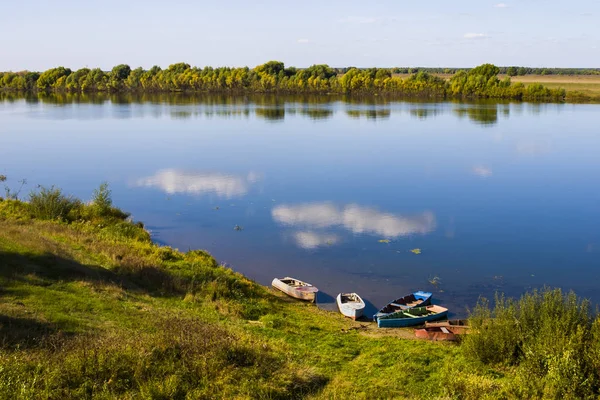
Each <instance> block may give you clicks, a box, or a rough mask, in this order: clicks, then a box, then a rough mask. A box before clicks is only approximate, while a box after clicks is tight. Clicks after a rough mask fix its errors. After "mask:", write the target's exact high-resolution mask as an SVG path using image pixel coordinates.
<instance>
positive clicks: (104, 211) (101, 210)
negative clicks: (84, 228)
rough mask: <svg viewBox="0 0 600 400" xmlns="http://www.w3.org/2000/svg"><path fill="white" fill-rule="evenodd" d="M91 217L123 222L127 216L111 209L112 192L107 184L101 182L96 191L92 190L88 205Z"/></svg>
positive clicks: (115, 209) (118, 210)
mask: <svg viewBox="0 0 600 400" xmlns="http://www.w3.org/2000/svg"><path fill="white" fill-rule="evenodd" d="M90 211H91V216H92V217H103V218H115V219H118V220H125V219H126V218H127V217H129V214H128V213H126V212H124V211H121V210H120V209H118V208H116V207H113V202H112V192H111V190H110V189H109V188H108V183H107V182H102V183H101V184H100V186H99V187H98V189H94V193H93V196H92V201H91V204H90Z"/></svg>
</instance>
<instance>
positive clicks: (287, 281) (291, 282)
mask: <svg viewBox="0 0 600 400" xmlns="http://www.w3.org/2000/svg"><path fill="white" fill-rule="evenodd" d="M271 285H272V286H273V287H274V288H275V289H279V290H281V291H282V292H283V293H285V294H287V295H288V296H291V297H295V298H297V299H300V300H308V301H315V299H316V297H317V292H318V291H319V289H317V288H316V287H314V286H313V285H311V284H310V283H306V282H303V281H301V280H299V279H295V278H290V277H289V276H286V277H285V278H275V279H273V282H271Z"/></svg>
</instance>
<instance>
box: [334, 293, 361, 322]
mask: <svg viewBox="0 0 600 400" xmlns="http://www.w3.org/2000/svg"><path fill="white" fill-rule="evenodd" d="M336 300H337V305H338V308H339V309H340V312H341V313H342V314H343V315H345V316H346V317H349V318H352V319H354V320H356V319H357V318H360V317H362V315H363V311H364V309H365V302H364V301H363V299H361V297H360V296H359V295H358V294H356V293H340V294H338V295H337V299H336Z"/></svg>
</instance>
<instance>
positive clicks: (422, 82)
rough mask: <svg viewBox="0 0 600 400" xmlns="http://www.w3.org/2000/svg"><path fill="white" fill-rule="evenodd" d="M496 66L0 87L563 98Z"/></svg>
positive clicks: (5, 82) (141, 77)
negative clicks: (444, 72)
mask: <svg viewBox="0 0 600 400" xmlns="http://www.w3.org/2000/svg"><path fill="white" fill-rule="evenodd" d="M500 72H501V69H500V68H499V67H497V66H495V65H492V64H483V65H480V66H478V67H476V68H472V69H470V70H459V71H457V72H456V73H455V74H454V75H453V76H452V77H450V78H449V79H445V78H442V77H440V76H437V75H434V74H432V73H429V72H426V71H422V70H421V71H418V72H416V73H413V74H410V75H409V76H407V77H401V76H398V75H397V74H394V70H393V69H388V68H367V69H359V68H349V69H347V70H346V71H338V70H336V69H334V68H331V67H330V66H328V65H313V66H311V67H309V68H303V69H299V68H295V67H287V68H286V67H285V65H284V63H282V62H279V61H269V62H267V63H265V64H262V65H259V66H257V67H255V68H252V69H250V68H248V67H243V68H230V67H221V68H213V67H205V68H198V67H192V66H190V65H189V64H186V63H177V64H172V65H170V66H169V67H168V68H166V69H162V68H160V67H158V66H154V67H152V68H150V69H149V70H144V69H143V68H136V69H131V67H129V66H128V65H125V64H121V65H117V66H115V67H114V68H113V69H112V70H111V71H103V70H102V69H100V68H94V69H90V68H81V69H78V70H76V71H72V70H71V69H69V68H65V67H57V68H52V69H49V70H47V71H44V72H41V73H40V72H29V71H23V72H3V73H0V90H5V91H41V92H72V93H75V92H78V93H91V92H109V93H120V92H232V93H235V92H250V93H293V94H295V93H317V94H319V93H323V94H325V93H342V94H375V93H381V94H390V95H398V96H410V97H432V98H443V97H456V98H461V97H463V98H504V99H516V100H551V101H561V100H564V99H565V96H566V92H565V91H564V90H563V89H549V88H546V87H544V86H542V85H539V84H531V85H528V86H525V85H523V84H522V83H512V82H511V80H510V78H508V77H507V78H505V79H502V80H500V79H499V78H498V74H500Z"/></svg>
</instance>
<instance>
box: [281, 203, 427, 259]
mask: <svg viewBox="0 0 600 400" xmlns="http://www.w3.org/2000/svg"><path fill="white" fill-rule="evenodd" d="M271 215H272V217H273V219H274V220H275V221H276V222H279V223H281V224H284V225H289V226H294V227H305V228H309V229H326V228H331V227H336V226H341V227H343V228H345V229H347V230H349V231H351V232H352V233H354V234H371V235H380V236H383V237H386V238H397V237H401V236H408V235H412V234H426V233H428V232H431V231H433V230H434V229H435V226H436V222H435V215H434V214H433V213H432V212H429V211H424V212H422V213H420V214H415V215H410V216H402V215H396V214H391V213H385V212H381V211H379V210H377V209H374V208H369V207H363V206H360V205H357V204H348V205H345V206H342V207H338V206H336V205H334V204H332V203H329V202H322V203H310V204H300V205H281V206H277V207H275V208H273V210H272V211H271ZM306 233H307V231H302V232H299V233H296V241H297V242H299V240H298V237H299V236H298V235H299V234H302V235H300V238H304V242H303V243H308V244H314V243H321V242H322V240H321V241H319V240H317V239H318V238H320V239H323V238H324V237H325V236H326V235H323V234H320V235H321V236H319V237H316V236H310V235H307V234H306ZM309 233H311V234H312V235H314V232H312V231H310V232H309ZM332 242H333V243H337V242H338V240H335V241H333V240H332ZM299 245H300V247H304V248H313V247H317V246H316V245H313V246H306V245H302V244H300V243H299Z"/></svg>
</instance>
